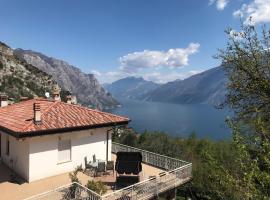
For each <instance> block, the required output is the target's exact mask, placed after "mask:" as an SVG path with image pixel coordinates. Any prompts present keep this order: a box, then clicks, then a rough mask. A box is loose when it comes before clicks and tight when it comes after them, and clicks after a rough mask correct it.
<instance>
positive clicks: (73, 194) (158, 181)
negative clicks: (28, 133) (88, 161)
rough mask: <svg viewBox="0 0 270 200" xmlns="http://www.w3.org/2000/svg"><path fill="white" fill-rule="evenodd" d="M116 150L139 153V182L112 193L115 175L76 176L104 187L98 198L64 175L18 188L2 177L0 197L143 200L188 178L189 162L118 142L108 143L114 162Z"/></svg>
mask: <svg viewBox="0 0 270 200" xmlns="http://www.w3.org/2000/svg"><path fill="white" fill-rule="evenodd" d="M118 151H123V152H141V154H142V159H143V166H142V168H143V170H142V173H141V175H140V180H141V182H139V183H136V184H134V185H131V186H128V187H126V188H123V189H120V190H113V189H110V188H111V187H109V185H113V184H114V183H115V181H116V175H111V176H100V177H95V178H93V177H89V176H87V175H85V174H83V173H81V174H79V176H78V177H79V179H80V180H81V182H82V184H83V185H84V184H86V182H87V181H88V180H91V179H94V180H100V181H102V182H104V183H105V184H107V186H108V191H107V193H106V194H104V195H103V196H101V195H99V194H97V193H95V192H94V191H91V190H89V189H87V188H86V187H84V186H83V185H80V184H79V183H70V182H69V178H68V174H62V175H58V176H55V177H50V178H47V179H43V180H40V181H37V182H33V183H22V184H20V185H19V184H13V183H9V182H8V181H7V180H8V177H6V179H5V180H4V179H3V180H2V181H1V180H0V190H1V191H4V193H3V194H2V197H3V198H5V199H27V200H38V199H39V200H49V199H50V200H60V199H61V200H64V199H70V200H71V199H73V200H120V199H121V200H122V199H123V200H126V199H138V200H139V199H142V200H143V199H152V198H154V197H158V196H159V195H160V194H162V193H166V192H167V191H171V190H172V189H174V188H177V187H179V186H181V185H183V184H184V183H186V182H188V181H189V180H190V179H191V176H192V175H191V171H192V164H191V163H188V162H185V161H182V160H178V159H175V158H170V157H167V156H163V155H159V154H156V153H152V152H149V151H145V150H141V149H137V148H133V147H130V146H126V145H122V144H118V143H113V144H112V153H113V154H112V160H115V159H116V156H115V154H116V153H117V152H118ZM0 168H1V171H2V172H0V179H1V173H2V175H4V176H7V174H8V173H10V170H9V169H7V168H5V166H3V165H2V166H0ZM2 178H3V177H2ZM10 191H12V192H10ZM44 191H45V192H44ZM29 196H30V198H29ZM0 199H1V198H0Z"/></svg>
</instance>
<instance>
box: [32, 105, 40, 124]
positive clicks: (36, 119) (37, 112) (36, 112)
mask: <svg viewBox="0 0 270 200" xmlns="http://www.w3.org/2000/svg"><path fill="white" fill-rule="evenodd" d="M33 110H34V123H35V124H41V109H40V103H34V107H33Z"/></svg>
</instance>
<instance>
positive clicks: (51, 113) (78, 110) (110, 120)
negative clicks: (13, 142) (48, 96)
mask: <svg viewBox="0 0 270 200" xmlns="http://www.w3.org/2000/svg"><path fill="white" fill-rule="evenodd" d="M34 103H40V106H41V113H42V114H41V120H42V123H41V124H35V123H34V120H33V118H34V111H33V105H34ZM128 122H129V119H128V118H126V117H121V116H117V115H113V114H110V113H106V112H101V111H98V110H93V109H89V108H86V107H82V106H78V105H72V104H67V103H64V102H58V101H50V100H45V99H32V100H28V101H23V102H20V103H16V104H13V105H10V106H6V107H2V108H0V127H2V128H4V129H8V130H10V131H12V132H16V133H29V132H31V133H33V132H37V131H46V130H54V129H57V130H58V129H66V128H76V127H85V126H96V125H104V126H105V125H106V124H120V123H128Z"/></svg>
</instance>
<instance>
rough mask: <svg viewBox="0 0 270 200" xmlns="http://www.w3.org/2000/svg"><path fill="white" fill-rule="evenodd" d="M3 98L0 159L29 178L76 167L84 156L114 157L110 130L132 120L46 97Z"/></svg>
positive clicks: (31, 179) (35, 178) (0, 120)
mask: <svg viewBox="0 0 270 200" xmlns="http://www.w3.org/2000/svg"><path fill="white" fill-rule="evenodd" d="M5 100H6V98H2V99H1V97H0V102H1V103H0V105H2V106H3V105H4V106H3V107H1V108H0V157H1V160H2V162H4V163H5V164H6V165H8V166H9V167H10V168H12V169H13V170H14V171H15V172H16V173H17V174H19V175H20V176H21V177H23V178H24V179H25V180H27V181H28V182H32V181H35V180H39V179H42V178H45V177H50V176H54V175H57V174H61V173H65V172H69V171H72V170H74V168H75V167H76V166H78V165H81V164H83V165H84V157H85V156H87V157H88V160H91V159H92V155H94V154H95V155H96V157H97V159H102V160H109V159H110V158H111V134H112V128H113V127H114V126H118V125H126V124H128V122H129V119H128V118H125V117H121V116H117V115H113V114H110V113H105V112H101V111H98V110H93V109H89V108H86V107H82V106H78V105H73V104H69V103H64V102H61V101H52V100H45V99H32V100H28V101H22V102H20V103H16V104H13V105H7V103H5V102H4V101H5Z"/></svg>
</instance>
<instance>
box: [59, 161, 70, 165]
mask: <svg viewBox="0 0 270 200" xmlns="http://www.w3.org/2000/svg"><path fill="white" fill-rule="evenodd" d="M69 162H72V160H67V161H61V162H58V163H57V165H61V164H65V163H69Z"/></svg>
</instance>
